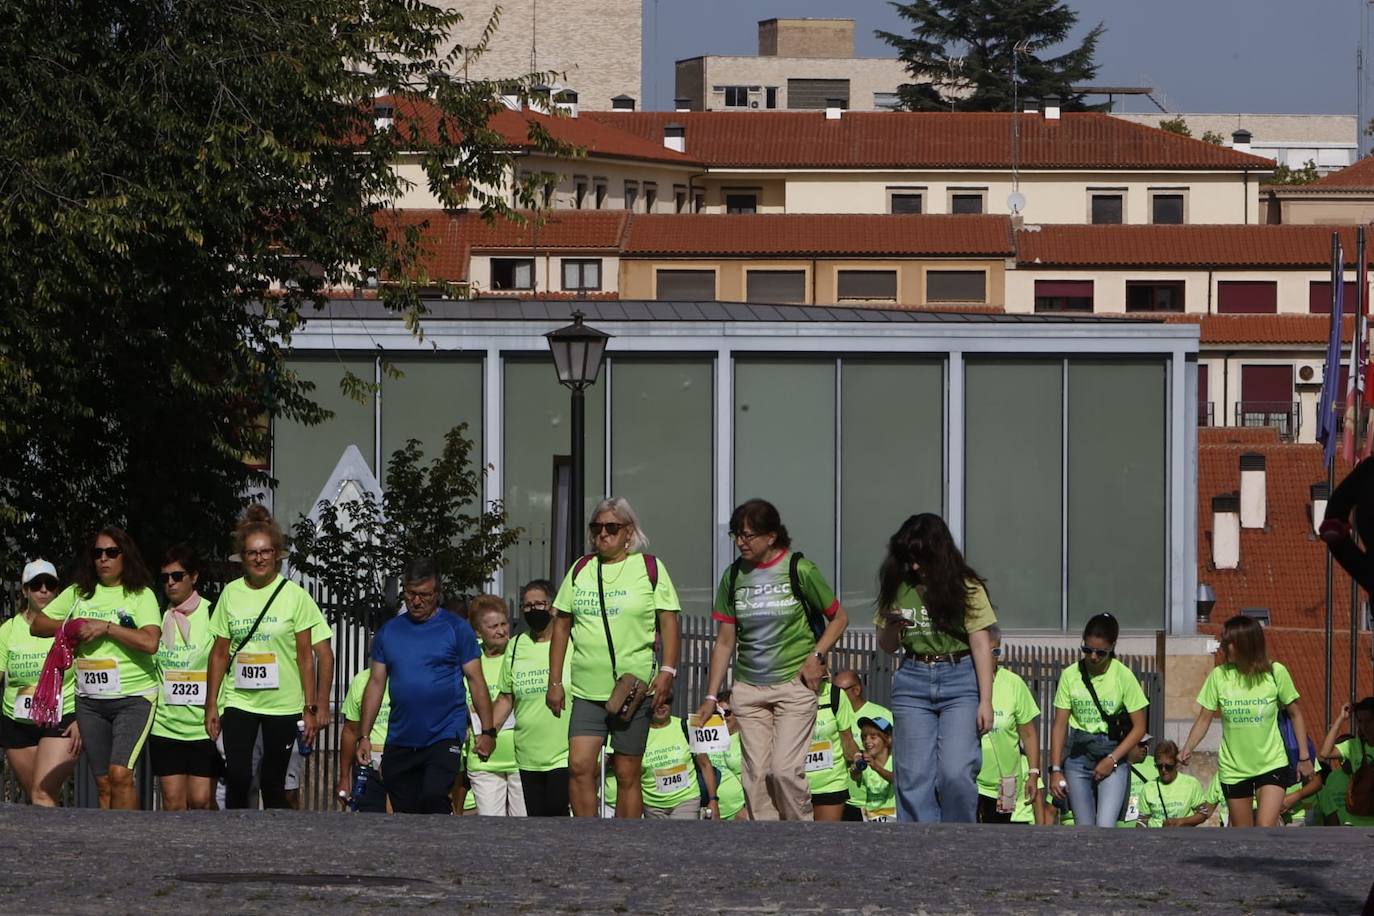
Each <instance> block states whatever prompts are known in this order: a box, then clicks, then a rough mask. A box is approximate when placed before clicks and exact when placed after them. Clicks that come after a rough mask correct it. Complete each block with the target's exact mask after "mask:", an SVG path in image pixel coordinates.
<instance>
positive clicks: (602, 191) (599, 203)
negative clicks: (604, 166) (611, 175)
mask: <svg viewBox="0 0 1374 916" xmlns="http://www.w3.org/2000/svg"><path fill="white" fill-rule="evenodd" d="M596 209H598V210H604V209H606V179H604V178H598V179H597V180H596Z"/></svg>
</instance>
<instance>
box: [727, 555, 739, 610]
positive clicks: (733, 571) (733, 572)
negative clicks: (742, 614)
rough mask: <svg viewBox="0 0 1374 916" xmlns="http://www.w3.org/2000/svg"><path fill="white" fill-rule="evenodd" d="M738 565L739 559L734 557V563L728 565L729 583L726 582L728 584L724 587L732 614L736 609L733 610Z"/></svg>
mask: <svg viewBox="0 0 1374 916" xmlns="http://www.w3.org/2000/svg"><path fill="white" fill-rule="evenodd" d="M739 564H740V560H739V557H735V559H734V562H732V563H731V564H730V579H729V582H728V584H727V585H726V586H725V591H726V593H727V595H728V600H729V602H730V610H731V612H733V611H735V610H736V608H735V583H736V582H738V581H739Z"/></svg>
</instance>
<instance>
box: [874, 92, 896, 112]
mask: <svg viewBox="0 0 1374 916" xmlns="http://www.w3.org/2000/svg"><path fill="white" fill-rule="evenodd" d="M901 104H902V97H901V96H899V95H898V94H897V93H895V92H875V93H873V107H874V108H876V109H877V110H879V111H896V110H897V109H898V108H900V107H901Z"/></svg>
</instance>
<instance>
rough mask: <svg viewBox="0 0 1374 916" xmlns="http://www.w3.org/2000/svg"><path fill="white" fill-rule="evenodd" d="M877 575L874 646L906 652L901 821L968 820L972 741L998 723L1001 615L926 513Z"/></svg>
mask: <svg viewBox="0 0 1374 916" xmlns="http://www.w3.org/2000/svg"><path fill="white" fill-rule="evenodd" d="M878 579H879V583H878V613H877V615H876V616H875V618H874V620H873V623H874V626H876V627H877V630H878V645H880V646H882V648H883V650H884V651H887V652H893V653H896V652H901V651H905V658H904V659H903V660H902V664H901V667H899V668H898V669H897V673H896V675H895V676H894V677H893V679H892V713H893V716H894V722H893V726H894V727H893V737H894V739H895V744H894V748H895V750H894V753H893V759H894V760H895V761H896V767H897V770H896V772H897V819H898V820H900V821H926V822H932V821H956V822H960V823H973V822H974V821H975V820H976V819H977V814H978V783H977V776H978V768H979V766H980V765H981V763H982V754H981V752H980V750H979V744H978V740H979V736H981V735H983V734H986V733H987V732H988V730H989V729H991V728H992V726H993V722H994V716H993V712H992V683H993V665H992V637H991V636H990V635H989V632H988V628H989V627H991V626H992V625H993V624H995V623H997V615H996V614H995V613H994V612H993V609H992V603H991V602H990V601H989V600H988V593H987V590H986V589H985V588H984V586H983V579H982V577H981V576H979V575H978V573H977V572H975V571H974V569H973V567H971V566H969V565H968V563H967V562H965V560H964V556H963V554H962V553H960V552H959V548H958V547H956V546H955V545H954V538H953V537H952V536H951V535H950V533H949V528H948V527H947V526H946V525H945V521H944V519H942V518H940V516H938V515H935V514H933V513H929V512H924V513H921V514H920V515H913V516H911V517H910V518H908V519H907V520H906V521H905V522H903V523H902V527H901V528H899V529H897V533H896V534H894V535H892V537H891V539H889V541H888V545H887V557H886V558H885V559H884V560H883V565H882V567H881V569H880V570H879V573H878Z"/></svg>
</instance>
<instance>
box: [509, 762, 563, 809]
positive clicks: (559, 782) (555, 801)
mask: <svg viewBox="0 0 1374 916" xmlns="http://www.w3.org/2000/svg"><path fill="white" fill-rule="evenodd" d="M520 788H521V789H523V790H524V793H525V815H526V816H527V817H567V816H568V768H567V767H559V768H558V769H556V770H543V771H539V770H521V771H520Z"/></svg>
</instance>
